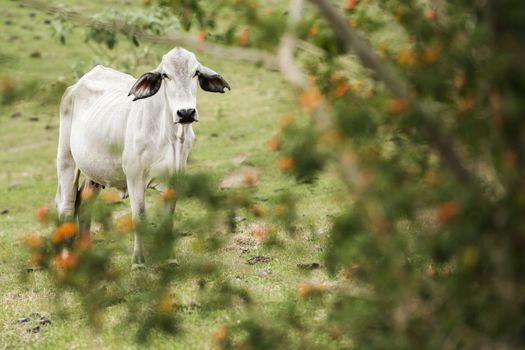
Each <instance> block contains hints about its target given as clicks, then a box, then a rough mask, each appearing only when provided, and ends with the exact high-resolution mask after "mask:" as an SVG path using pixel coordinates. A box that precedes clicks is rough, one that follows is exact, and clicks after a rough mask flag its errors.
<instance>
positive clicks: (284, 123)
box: [279, 113, 295, 130]
mask: <svg viewBox="0 0 525 350" xmlns="http://www.w3.org/2000/svg"><path fill="white" fill-rule="evenodd" d="M294 120H295V118H294V116H293V114H292V113H288V114H285V115H283V116H282V118H281V119H280V120H279V127H280V128H281V130H286V129H287V128H288V127H289V126H290V125H292V124H293V122H294Z"/></svg>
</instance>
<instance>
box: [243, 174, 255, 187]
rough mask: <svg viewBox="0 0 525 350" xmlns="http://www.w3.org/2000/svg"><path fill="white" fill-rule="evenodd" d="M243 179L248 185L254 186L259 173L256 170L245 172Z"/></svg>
mask: <svg viewBox="0 0 525 350" xmlns="http://www.w3.org/2000/svg"><path fill="white" fill-rule="evenodd" d="M243 181H244V183H245V184H246V185H248V186H254V185H255V184H256V183H257V173H256V172H255V171H247V172H245V173H244V178H243Z"/></svg>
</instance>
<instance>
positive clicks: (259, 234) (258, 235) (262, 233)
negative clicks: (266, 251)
mask: <svg viewBox="0 0 525 350" xmlns="http://www.w3.org/2000/svg"><path fill="white" fill-rule="evenodd" d="M253 235H254V237H255V239H256V240H258V241H259V242H260V241H264V239H265V238H266V229H265V228H264V227H263V226H261V227H258V228H257V229H256V230H255V232H254V233H253Z"/></svg>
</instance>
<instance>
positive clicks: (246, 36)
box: [239, 29, 250, 46]
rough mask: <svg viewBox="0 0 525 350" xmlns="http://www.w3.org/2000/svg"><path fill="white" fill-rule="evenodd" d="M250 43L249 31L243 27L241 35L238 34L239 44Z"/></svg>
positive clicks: (246, 44) (245, 44)
mask: <svg viewBox="0 0 525 350" xmlns="http://www.w3.org/2000/svg"><path fill="white" fill-rule="evenodd" d="M249 43H250V32H249V31H248V29H245V30H243V31H242V32H241V35H240V36H239V44H241V46H248V44H249Z"/></svg>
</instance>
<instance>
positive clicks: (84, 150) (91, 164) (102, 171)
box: [71, 142, 126, 188]
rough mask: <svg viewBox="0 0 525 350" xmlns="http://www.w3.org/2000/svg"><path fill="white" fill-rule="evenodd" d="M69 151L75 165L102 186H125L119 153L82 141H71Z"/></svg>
mask: <svg viewBox="0 0 525 350" xmlns="http://www.w3.org/2000/svg"><path fill="white" fill-rule="evenodd" d="M71 153H72V155H73V159H74V160H75V163H76V165H77V167H78V168H79V169H80V171H81V172H82V173H83V174H84V175H85V176H86V177H88V178H90V179H91V180H93V181H95V182H96V183H99V184H101V185H104V186H112V187H117V188H125V187H126V177H125V175H124V172H123V171H122V161H121V157H120V156H119V155H116V154H115V155H113V154H111V153H109V152H107V151H105V150H103V149H101V148H100V145H98V147H97V146H95V145H86V144H83V143H82V142H74V143H72V145H71Z"/></svg>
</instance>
